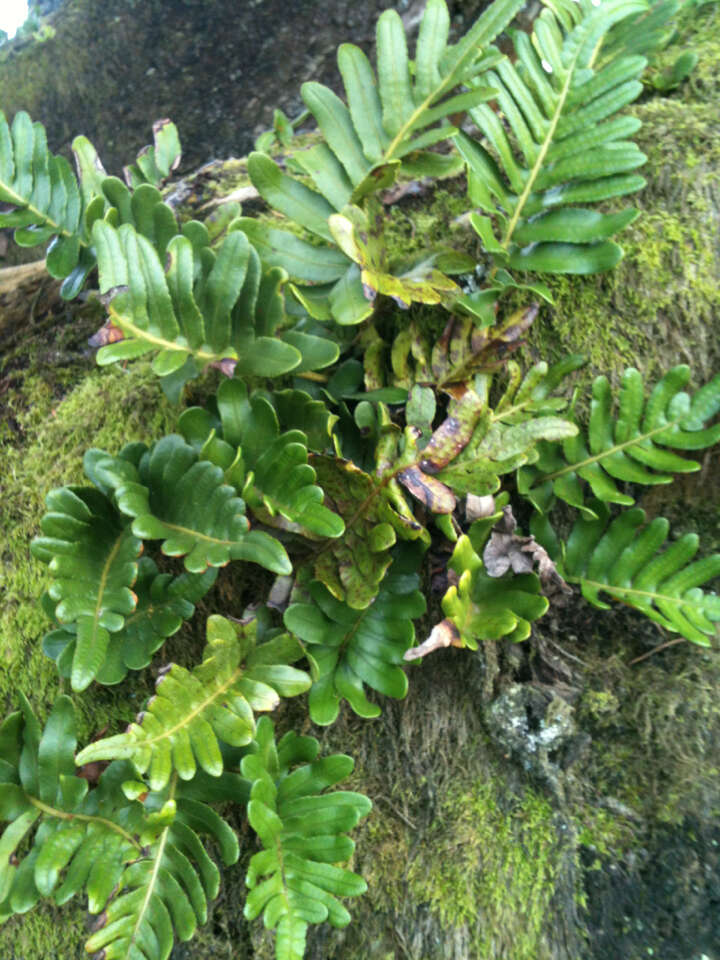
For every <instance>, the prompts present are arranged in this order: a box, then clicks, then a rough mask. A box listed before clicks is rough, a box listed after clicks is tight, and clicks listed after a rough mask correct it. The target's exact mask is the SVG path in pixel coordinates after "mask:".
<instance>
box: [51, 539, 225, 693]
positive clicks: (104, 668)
mask: <svg viewBox="0 0 720 960" xmlns="http://www.w3.org/2000/svg"><path fill="white" fill-rule="evenodd" d="M216 578H217V569H216V568H215V567H209V568H208V569H207V570H206V571H205V572H204V573H202V574H193V573H183V574H181V576H179V577H173V576H172V575H171V574H168V573H159V572H158V569H157V566H156V565H155V563H154V562H153V560H151V559H150V557H140V560H139V562H138V574H137V579H136V580H135V582H134V583H133V584H131V586H132V592H133V593H134V595H135V597H136V598H137V604H136V607H135V609H134V610H133V612H132V613H129V614H127V615H126V616H125V617H124V623H123V626H122V627H121V629H120V630H118V631H115V632H113V633H111V634H110V640H109V643H108V646H107V650H106V652H105V659H104V661H103V663H102V665H101V666H100V668H99V669H98V671H97V673H96V674H95V677H94V678H93V679H94V680H95V681H96V682H97V683H102V684H114V683H120V681H121V680H124V679H125V677H126V676H127V673H128V670H142V669H143V668H144V667H146V666H147V665H148V664H149V663H150V660H151V659H152V655H153V654H154V653H155V651H156V650H158V649H159V648H160V647H161V646H162V645H163V643H164V642H165V640H166V639H167V638H168V637H171V636H173V634H175V633H177V631H178V630H179V629H180V627H181V626H182V624H183V623H184V621H186V620H189V619H190V618H191V617H192V616H193V614H194V613H195V606H194V605H195V603H197V601H198V600H200V599H201V598H202V597H204V596H205V594H206V593H207V592H208V590H209V589H210V587H211V586H212V585H213V583H214V582H215V580H216ZM43 607H44V609H45V611H46V613H47V614H48V616H49V617H50V619H51V620H56V619H57V617H56V612H55V611H56V604H55V602H54V601H53V600H52V598H51V597H50V595H49V594H45V596H44V597H43ZM76 644H77V624H76V622H70V623H64V624H62V625H61V624H59V623H58V625H57V627H56V628H55V629H53V630H51V631H50V633H47V634H46V635H45V637H44V638H43V652H44V653H45V654H47V656H49V657H50V658H51V659H53V660H55V662H56V663H57V666H58V671H59V673H60V676H61V677H70V676H71V675H72V665H73V660H74V656H75V649H76Z"/></svg>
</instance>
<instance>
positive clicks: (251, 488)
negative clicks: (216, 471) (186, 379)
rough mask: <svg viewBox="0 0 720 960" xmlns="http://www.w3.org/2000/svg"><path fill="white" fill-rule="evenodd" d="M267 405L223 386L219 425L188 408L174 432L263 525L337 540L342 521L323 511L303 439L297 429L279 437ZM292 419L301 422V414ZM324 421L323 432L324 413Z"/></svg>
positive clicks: (235, 385)
mask: <svg viewBox="0 0 720 960" xmlns="http://www.w3.org/2000/svg"><path fill="white" fill-rule="evenodd" d="M298 393H299V391H298ZM305 397H306V400H307V401H309V400H310V398H309V397H308V396H307V394H305ZM299 399H301V398H299ZM271 401H272V396H270V397H269V398H267V397H265V396H263V395H260V394H257V393H256V394H254V395H252V396H248V391H247V387H246V386H245V384H244V383H243V382H242V381H241V380H237V379H232V380H225V381H224V382H223V383H221V384H220V387H219V388H218V392H217V405H218V411H219V414H220V423H219V424H218V423H217V422H216V421H215V422H214V421H213V418H212V417H211V415H210V414H209V413H208V412H207V411H206V410H203V409H202V408H200V407H191V408H189V409H188V410H186V411H185V412H184V413H183V414H182V416H181V417H180V420H179V421H178V428H179V430H180V432H181V433H182V434H183V436H184V437H185V439H186V440H187V442H188V443H190V444H192V446H193V447H195V449H196V450H197V451H198V452H199V454H200V456H201V457H203V458H204V459H207V460H210V461H211V462H212V463H214V464H216V465H217V466H219V467H220V468H221V469H223V470H224V472H225V477H226V479H227V480H228V482H230V483H233V484H234V485H235V486H236V487H237V488H238V489H240V490H241V491H242V494H243V497H244V499H245V501H246V503H247V504H248V506H249V507H250V508H251V509H252V510H253V511H254V512H255V513H256V514H257V515H258V516H259V518H260V519H262V520H263V521H264V522H266V523H268V524H270V525H277V526H281V527H288V524H287V523H285V522H283V521H282V518H284V520H285V521H289V523H290V525H291V526H290V527H289V529H294V527H293V526H292V525H297V531H298V532H303V531H309V532H310V533H311V534H314V535H316V536H320V537H339V536H341V535H342V533H343V532H344V529H345V527H344V524H343V521H342V519H341V518H340V517H339V516H338V515H337V514H336V513H333V511H331V510H329V509H328V508H327V507H325V506H324V505H323V491H322V490H321V488H320V487H319V486H318V485H317V484H316V483H314V481H315V471H314V469H313V468H312V467H311V466H310V465H309V464H308V449H307V444H308V439H307V436H306V434H305V433H303V432H302V430H298V429H294V430H287V431H285V432H284V433H281V432H280V424H279V420H278V415H277V412H276V410H275V409H274V407H273V405H272V402H271ZM301 402H302V400H301ZM296 417H297V421H298V422H302V416H301V415H300V412H299V411H296ZM324 420H325V431H327V430H328V425H327V420H328V414H327V411H326V412H325V417H324ZM278 515H279V517H278Z"/></svg>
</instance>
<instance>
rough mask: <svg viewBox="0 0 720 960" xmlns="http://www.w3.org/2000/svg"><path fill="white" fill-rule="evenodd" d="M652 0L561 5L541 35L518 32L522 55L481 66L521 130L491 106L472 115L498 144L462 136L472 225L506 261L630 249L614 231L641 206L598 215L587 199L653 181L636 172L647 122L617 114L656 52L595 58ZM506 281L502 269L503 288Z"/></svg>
mask: <svg viewBox="0 0 720 960" xmlns="http://www.w3.org/2000/svg"><path fill="white" fill-rule="evenodd" d="M646 9H647V4H646V3H645V2H644V0H602V2H600V3H597V4H595V3H594V2H592V0H580V2H578V3H562V4H559V5H557V6H556V5H553V7H552V9H548V8H546V9H545V10H543V11H542V13H541V14H540V16H539V17H538V19H537V20H536V21H535V24H534V27H533V32H532V35H531V36H528V34H526V33H524V32H521V31H516V32H515V34H514V38H513V39H514V46H515V53H516V62H515V63H512V62H511V61H510V60H508V59H506V60H503V61H502V63H500V64H499V65H498V66H497V68H496V70H495V71H490V72H489V73H486V74H484V75H483V78H482V79H483V82H486V83H488V84H490V85H491V86H493V87H495V88H496V89H497V90H498V95H497V105H498V107H499V109H500V111H501V113H502V115H503V117H504V118H505V120H506V122H507V124H508V125H509V127H510V132H511V135H512V137H509V136H508V133H507V132H506V129H505V127H504V126H503V124H502V122H501V120H500V118H499V117H498V115H497V113H495V111H494V110H493V109H492V108H491V107H490V106H487V105H484V104H482V105H480V106H478V107H475V108H474V109H473V110H471V116H472V118H473V120H474V121H475V123H476V124H477V126H478V127H479V128H480V130H481V132H482V134H483V136H484V137H485V138H486V142H487V143H488V144H489V147H486V146H484V145H483V144H481V143H479V142H476V141H474V140H472V139H471V138H470V137H468V136H466V135H465V134H462V133H461V134H460V135H459V136H458V137H457V139H456V141H455V143H456V145H457V147H458V149H459V150H460V153H461V154H462V156H463V157H464V159H465V160H466V162H467V165H468V170H469V177H470V180H469V190H470V197H471V199H472V201H473V203H474V204H475V206H476V207H478V208H480V210H481V211H482V214H477V213H476V214H473V216H472V218H471V219H472V223H473V226H474V227H475V229H476V230H477V232H478V234H479V235H480V237H481V239H482V241H483V244H484V246H485V248H486V250H487V251H488V252H489V253H490V254H491V255H492V257H493V259H494V261H495V263H496V266H498V267H510V268H514V269H518V270H531V271H536V272H549V273H595V272H598V271H602V270H608V269H610V268H611V267H613V266H614V265H615V264H616V263H617V262H618V260H619V259H620V258H621V257H622V248H621V247H619V246H618V245H617V244H615V243H613V242H612V241H611V240H610V239H609V238H610V237H611V236H612V235H613V234H615V233H617V232H618V231H619V230H621V229H623V228H624V227H625V226H626V225H627V224H628V223H630V222H631V221H632V220H633V219H634V218H635V216H636V215H637V213H636V211H634V210H631V209H626V210H623V211H621V212H618V213H598V212H596V211H593V210H591V209H587V208H585V207H582V206H578V204H584V203H588V202H592V203H595V202H597V201H600V200H605V199H608V198H611V197H619V196H624V195H625V194H628V193H632V192H634V191H636V190H639V189H640V188H641V187H643V186H644V184H645V181H644V180H643V179H642V177H640V176H639V175H638V174H636V173H633V172H632V171H634V170H636V169H637V168H638V167H640V166H642V164H643V163H644V162H645V156H644V154H643V153H641V151H640V150H639V149H638V148H637V147H636V146H635V144H634V143H632V141H630V140H629V139H627V138H629V137H631V136H632V134H633V133H635V132H636V131H637V129H638V127H639V126H640V121H638V120H636V119H635V118H633V117H624V116H616V115H617V114H618V112H619V111H620V110H621V109H622V108H623V107H625V106H626V105H627V104H629V103H631V102H632V101H633V100H634V99H635V98H636V97H637V96H638V95H639V94H640V92H641V91H642V84H641V83H640V82H639V79H638V78H639V76H640V74H641V73H642V71H643V70H644V68H645V65H646V61H645V59H644V58H643V57H641V56H637V55H632V56H629V55H627V54H626V51H625V49H624V48H622V47H621V48H619V49H618V50H617V52H616V53H615V54H614V55H613V56H611V57H609V58H607V59H606V60H605V61H604V62H602V63H601V64H600V65H598V62H597V58H598V52H599V51H600V49H601V47H602V43H603V40H604V38H605V36H606V35H607V33H608V31H609V30H610V29H611V28H612V27H613V25H614V24H617V23H620V22H622V21H624V20H626V19H627V18H628V17H630V16H633V15H635V14H638V13H642V12H644V11H645V10H646ZM639 29H641V28H639ZM491 218H492V219H491ZM493 220H494V221H495V222H497V223H498V224H499V225H500V229H499V233H498V234H496V232H495V227H494V225H493ZM498 280H499V278H498V276H497V273H496V275H495V281H496V282H495V287H497V288H498V289H499V288H501V287H502V284H498Z"/></svg>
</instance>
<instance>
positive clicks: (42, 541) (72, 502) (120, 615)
mask: <svg viewBox="0 0 720 960" xmlns="http://www.w3.org/2000/svg"><path fill="white" fill-rule="evenodd" d="M45 503H46V504H47V507H48V513H46V514H45V516H44V517H43V518H42V520H41V521H40V527H41V529H42V531H43V534H44V536H41V537H36V538H35V540H34V541H33V543H32V546H31V551H32V554H33V556H34V557H36V558H37V559H38V560H41V561H43V562H44V563H47V564H49V566H50V571H51V573H52V574H53V582H52V584H51V585H50V588H49V590H48V594H49V597H50V599H51V601H52V603H53V605H54V614H55V616H56V618H57V620H58V621H59V622H60V623H61V624H63V623H68V624H74V625H75V638H74V650H73V651H72V667H71V674H70V675H71V683H72V688H73V690H84V689H85V688H86V687H87V686H88V685H89V684H90V683H91V681H92V680H93V679H94V678H95V677H96V675H97V674H98V673H99V671H100V670H101V668H102V667H103V664H104V663H105V660H106V656H107V652H108V647H109V645H110V634H111V633H115V632H117V631H119V630H121V629H122V628H123V626H124V624H125V617H127V616H129V615H130V614H131V613H133V612H134V610H135V608H136V606H137V597H136V596H135V594H134V593H133V592H132V590H131V589H130V588H131V587H132V585H133V583H134V582H135V579H136V577H137V570H138V566H137V560H138V557H139V556H140V552H141V550H142V544H141V542H140V540H139V539H138V538H137V537H135V536H133V535H132V533H131V531H130V530H129V529H128V527H127V526H126V525H125V524H124V523H123V522H122V518H121V517H119V515H118V514H117V512H116V511H115V509H114V507H113V505H112V503H111V502H110V501H109V500H108V499H107V497H105V496H104V495H103V494H102V493H100V491H98V490H95V489H93V488H91V487H61V488H59V489H57V490H51V491H50V493H49V494H48V495H47V497H46V498H45Z"/></svg>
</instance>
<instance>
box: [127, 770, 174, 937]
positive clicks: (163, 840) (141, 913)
mask: <svg viewBox="0 0 720 960" xmlns="http://www.w3.org/2000/svg"><path fill="white" fill-rule="evenodd" d="M176 786H177V773H174V774H173V776H172V780H171V781H170V791H169V793H168V800H172V799H174V796H175V788H176ZM169 833H170V824H168V825H167V826H166V827H165V829H164V830H163V832H162V835H161V836H160V843H159V844H158V848H157V850H156V851H155V861H154V863H153V869H152V874H151V876H150V880H149V881H148V885H147V890H146V892H145V899H144V900H143V903H142V907H141V908H140V909H139V910H138V915H137V919H136V920H135V926H134V928H133V932H132V936H131V937H130V941H129V943H128V956H130V950H131V949H132V947H133V945H134V944H135V938H136V937H137V934H138V930H139V929H140V926H141V924H142V922H143V920H144V918H145V913H146V911H147V909H148V907H149V905H150V901H151V900H152V897H153V894H154V892H155V886H156V884H157V881H158V875H159V873H160V866H161V864H162V859H163V854H164V853H165V845H166V844H167V840H168V835H169Z"/></svg>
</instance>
